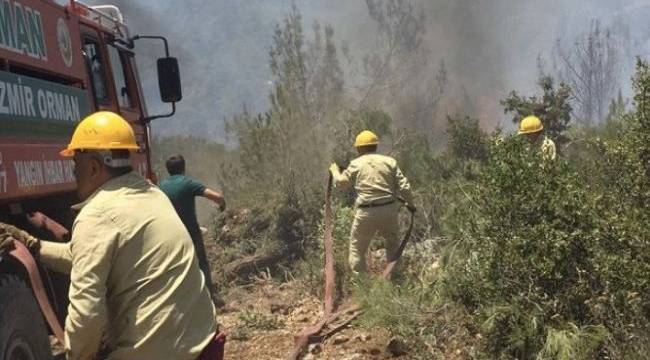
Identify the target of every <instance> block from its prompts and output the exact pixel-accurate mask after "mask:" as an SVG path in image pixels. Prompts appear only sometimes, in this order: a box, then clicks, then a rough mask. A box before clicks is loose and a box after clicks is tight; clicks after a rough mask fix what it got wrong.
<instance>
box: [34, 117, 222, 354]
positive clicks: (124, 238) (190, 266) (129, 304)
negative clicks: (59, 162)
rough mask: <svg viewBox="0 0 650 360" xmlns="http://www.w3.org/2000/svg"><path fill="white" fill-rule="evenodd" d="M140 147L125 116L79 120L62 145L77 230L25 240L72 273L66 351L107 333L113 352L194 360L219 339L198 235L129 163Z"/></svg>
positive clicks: (86, 349) (88, 349)
mask: <svg viewBox="0 0 650 360" xmlns="http://www.w3.org/2000/svg"><path fill="white" fill-rule="evenodd" d="M137 149H138V146H137V144H136V142H135V137H134V134H133V129H132V128H131V126H130V125H129V124H128V123H127V122H126V121H125V120H124V119H122V118H121V117H120V116H119V115H117V114H114V113H111V112H97V113H94V114H91V115H90V116H88V117H86V118H85V119H84V120H83V121H81V122H80V123H79V125H78V126H77V128H76V130H75V132H74V134H73V136H72V140H71V141H70V144H69V145H68V148H67V149H65V150H63V151H62V152H61V155H63V156H65V157H73V158H74V162H75V170H74V171H75V177H76V179H77V191H78V193H79V197H80V198H81V199H82V200H83V202H82V203H81V204H79V205H77V206H75V207H76V208H77V209H78V210H79V211H80V212H79V215H78V216H77V218H76V220H75V222H74V225H73V228H72V239H71V241H70V242H69V243H54V242H48V241H40V244H36V245H35V244H33V243H32V244H29V243H28V244H27V245H28V247H29V248H30V249H32V250H34V249H35V248H36V249H38V248H39V245H40V259H41V260H42V261H43V263H44V264H45V265H46V266H48V267H49V268H51V269H53V270H56V271H60V272H63V273H69V274H70V292H69V298H70V306H69V307H68V317H67V319H66V322H65V344H64V345H65V348H66V351H67V358H68V359H70V360H87V359H92V358H93V356H94V354H95V353H96V352H97V351H98V348H99V346H100V342H101V339H102V334H105V335H106V341H107V344H106V345H107V347H108V352H109V354H108V356H107V357H108V360H127V359H129V360H132V359H142V360H154V359H175V360H195V359H197V358H198V357H199V355H201V354H202V352H203V351H204V349H206V347H207V346H208V345H210V346H213V345H212V344H213V343H214V341H213V339H214V338H215V332H216V329H217V325H216V319H215V308H214V306H213V305H212V301H211V300H210V294H209V293H208V289H207V287H206V284H205V278H204V277H203V274H202V273H201V270H200V269H199V263H198V261H197V258H196V256H194V248H193V246H192V240H191V238H190V235H189V233H188V232H187V230H186V229H185V226H184V225H183V223H182V222H181V220H180V219H179V217H178V215H176V211H175V210H174V208H173V207H172V204H171V203H170V202H169V200H168V199H167V197H166V196H165V194H163V193H162V191H160V190H159V189H158V188H157V187H155V186H154V185H152V184H151V183H149V182H148V181H147V180H146V179H144V178H143V177H141V176H139V175H137V174H135V173H133V172H132V168H131V162H130V151H134V150H137ZM30 241H31V242H34V241H38V240H34V239H33V238H32V239H31V240H30ZM205 351H208V350H205Z"/></svg>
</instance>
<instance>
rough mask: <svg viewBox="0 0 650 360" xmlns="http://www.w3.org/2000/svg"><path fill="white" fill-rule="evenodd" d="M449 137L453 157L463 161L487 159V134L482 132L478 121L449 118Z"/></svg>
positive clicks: (448, 145) (467, 118)
mask: <svg viewBox="0 0 650 360" xmlns="http://www.w3.org/2000/svg"><path fill="white" fill-rule="evenodd" d="M447 135H448V136H449V141H448V143H447V148H448V149H449V150H448V151H449V153H450V155H451V156H452V157H454V158H456V159H460V160H462V161H468V160H475V161H485V160H486V159H487V150H488V147H487V145H488V141H487V134H486V133H485V132H484V131H483V130H481V127H480V126H479V122H478V119H473V118H471V117H469V116H465V117H461V116H458V115H456V116H448V117H447Z"/></svg>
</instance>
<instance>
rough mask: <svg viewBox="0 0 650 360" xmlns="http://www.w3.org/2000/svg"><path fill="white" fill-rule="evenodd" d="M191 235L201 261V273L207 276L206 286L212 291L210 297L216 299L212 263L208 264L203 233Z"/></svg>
mask: <svg viewBox="0 0 650 360" xmlns="http://www.w3.org/2000/svg"><path fill="white" fill-rule="evenodd" d="M191 235H192V242H193V243H194V251H195V253H196V257H197V259H198V260H199V267H200V268H201V271H202V272H203V275H204V276H205V283H206V286H207V287H208V290H209V291H210V296H212V297H213V299H214V297H215V296H216V293H215V291H214V285H213V284H212V274H211V272H210V263H209V262H208V255H207V254H206V252H205V244H203V236H202V235H201V232H199V233H198V234H197V233H194V234H191Z"/></svg>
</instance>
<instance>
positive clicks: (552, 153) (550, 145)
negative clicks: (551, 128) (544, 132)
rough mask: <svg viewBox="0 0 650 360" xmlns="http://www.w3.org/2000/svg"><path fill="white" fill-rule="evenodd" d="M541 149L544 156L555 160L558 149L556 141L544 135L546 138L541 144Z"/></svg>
mask: <svg viewBox="0 0 650 360" xmlns="http://www.w3.org/2000/svg"><path fill="white" fill-rule="evenodd" d="M540 150H541V151H542V156H543V157H544V159H546V160H555V157H556V156H557V151H556V149H555V142H553V140H551V139H549V138H547V137H546V136H544V140H542V145H541V146H540Z"/></svg>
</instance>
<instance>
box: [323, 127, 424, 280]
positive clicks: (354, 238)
mask: <svg viewBox="0 0 650 360" xmlns="http://www.w3.org/2000/svg"><path fill="white" fill-rule="evenodd" d="M378 144H379V139H378V138H377V135H375V134H374V133H373V132H371V131H368V130H365V131H362V132H361V133H359V135H357V138H356V141H355V143H354V147H355V148H356V149H357V152H358V153H359V157H357V158H356V159H354V160H352V161H351V162H350V165H349V166H348V167H347V168H346V169H345V170H344V171H343V172H341V171H340V169H339V167H338V165H336V164H332V165H331V166H330V172H331V173H332V177H333V179H334V185H335V186H336V187H338V188H349V187H350V186H354V189H355V191H356V194H357V199H356V201H355V205H356V208H357V210H356V213H355V216H354V222H353V223H352V230H351V232H350V257H349V262H350V267H351V268H352V272H353V273H354V274H355V275H358V274H359V273H363V272H366V270H367V269H366V253H367V252H368V247H369V246H370V240H372V238H373V237H374V236H375V234H378V235H380V236H381V237H383V238H384V244H385V248H386V258H387V260H388V261H392V260H394V258H395V256H396V252H397V249H398V248H399V239H398V237H399V235H398V233H399V225H398V221H397V215H398V212H399V207H400V201H404V203H405V205H406V206H407V207H408V208H409V210H410V211H415V207H414V206H413V197H412V195H411V186H410V185H409V182H408V180H407V179H406V177H404V175H403V174H402V171H401V170H400V168H399V167H398V166H397V161H395V159H393V158H391V157H389V156H384V155H380V154H377V153H376V151H377V145H378Z"/></svg>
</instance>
